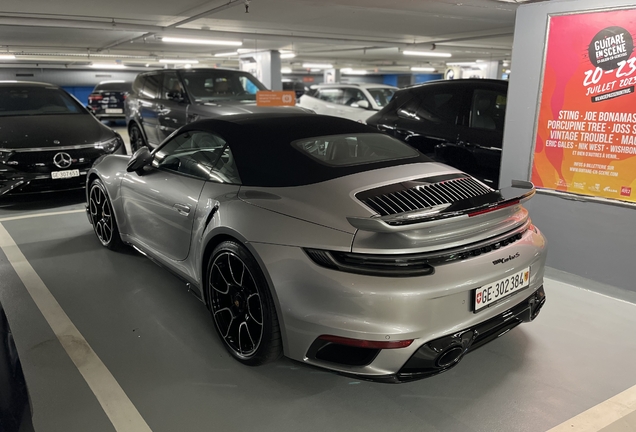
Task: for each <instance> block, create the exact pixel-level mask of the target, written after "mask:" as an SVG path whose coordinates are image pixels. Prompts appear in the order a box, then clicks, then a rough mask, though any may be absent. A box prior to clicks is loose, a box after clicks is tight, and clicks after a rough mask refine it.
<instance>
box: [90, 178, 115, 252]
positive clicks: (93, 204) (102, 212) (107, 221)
mask: <svg viewBox="0 0 636 432" xmlns="http://www.w3.org/2000/svg"><path fill="white" fill-rule="evenodd" d="M88 211H89V213H90V217H91V223H92V224H93V230H94V231H95V235H96V236H97V239H98V240H99V241H100V243H101V244H102V245H104V246H105V247H107V248H108V249H111V250H116V249H119V248H120V247H121V246H122V245H123V242H122V241H121V237H120V235H119V229H118V228H117V222H116V221H115V216H114V215H113V207H112V205H111V203H110V199H108V194H107V193H106V189H105V188H104V185H103V184H102V182H101V181H100V180H97V179H96V180H93V182H92V183H91V188H90V192H89V194H88Z"/></svg>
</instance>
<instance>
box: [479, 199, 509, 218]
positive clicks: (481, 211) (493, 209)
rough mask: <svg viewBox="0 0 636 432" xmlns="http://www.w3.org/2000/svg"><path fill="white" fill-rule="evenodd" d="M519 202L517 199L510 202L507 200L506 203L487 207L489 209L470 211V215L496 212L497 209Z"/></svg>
mask: <svg viewBox="0 0 636 432" xmlns="http://www.w3.org/2000/svg"><path fill="white" fill-rule="evenodd" d="M519 202H520V200H515V201H510V202H507V203H504V204H501V205H498V206H495V207H490V208H487V209H483V210H478V211H476V212H472V213H468V217H473V216H479V215H481V214H484V213H490V212H494V211H496V210H501V209H503V208H506V207H512V206H513V205H517V204H519Z"/></svg>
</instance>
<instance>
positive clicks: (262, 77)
mask: <svg viewBox="0 0 636 432" xmlns="http://www.w3.org/2000/svg"><path fill="white" fill-rule="evenodd" d="M240 60H241V70H243V71H246V72H249V73H251V74H252V75H254V76H255V77H256V78H258V79H259V81H261V82H262V83H263V84H265V87H267V88H268V89H270V90H282V89H283V82H282V74H281V72H280V68H281V64H280V53H279V52H278V51H276V50H272V51H261V52H256V53H247V54H244V55H242V56H241V57H240Z"/></svg>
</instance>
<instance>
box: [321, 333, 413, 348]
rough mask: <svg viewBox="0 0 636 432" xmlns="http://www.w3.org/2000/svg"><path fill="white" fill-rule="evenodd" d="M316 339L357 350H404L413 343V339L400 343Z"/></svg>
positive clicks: (332, 337) (336, 337) (329, 338)
mask: <svg viewBox="0 0 636 432" xmlns="http://www.w3.org/2000/svg"><path fill="white" fill-rule="evenodd" d="M318 339H320V340H324V341H327V342H331V343H335V344H339V345H348V346H353V347H358V348H372V349H395V348H406V347H407V346H409V345H411V344H412V343H413V339H408V340H401V341H367V340H360V339H350V338H345V337H340V336H331V335H322V336H320V337H319V338H318Z"/></svg>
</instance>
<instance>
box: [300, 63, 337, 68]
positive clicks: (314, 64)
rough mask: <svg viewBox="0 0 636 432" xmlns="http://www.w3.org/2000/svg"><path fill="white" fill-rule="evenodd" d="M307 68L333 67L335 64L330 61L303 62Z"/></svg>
mask: <svg viewBox="0 0 636 432" xmlns="http://www.w3.org/2000/svg"><path fill="white" fill-rule="evenodd" d="M303 67H304V68H306V69H331V68H333V65H332V64H330V63H303Z"/></svg>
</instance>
